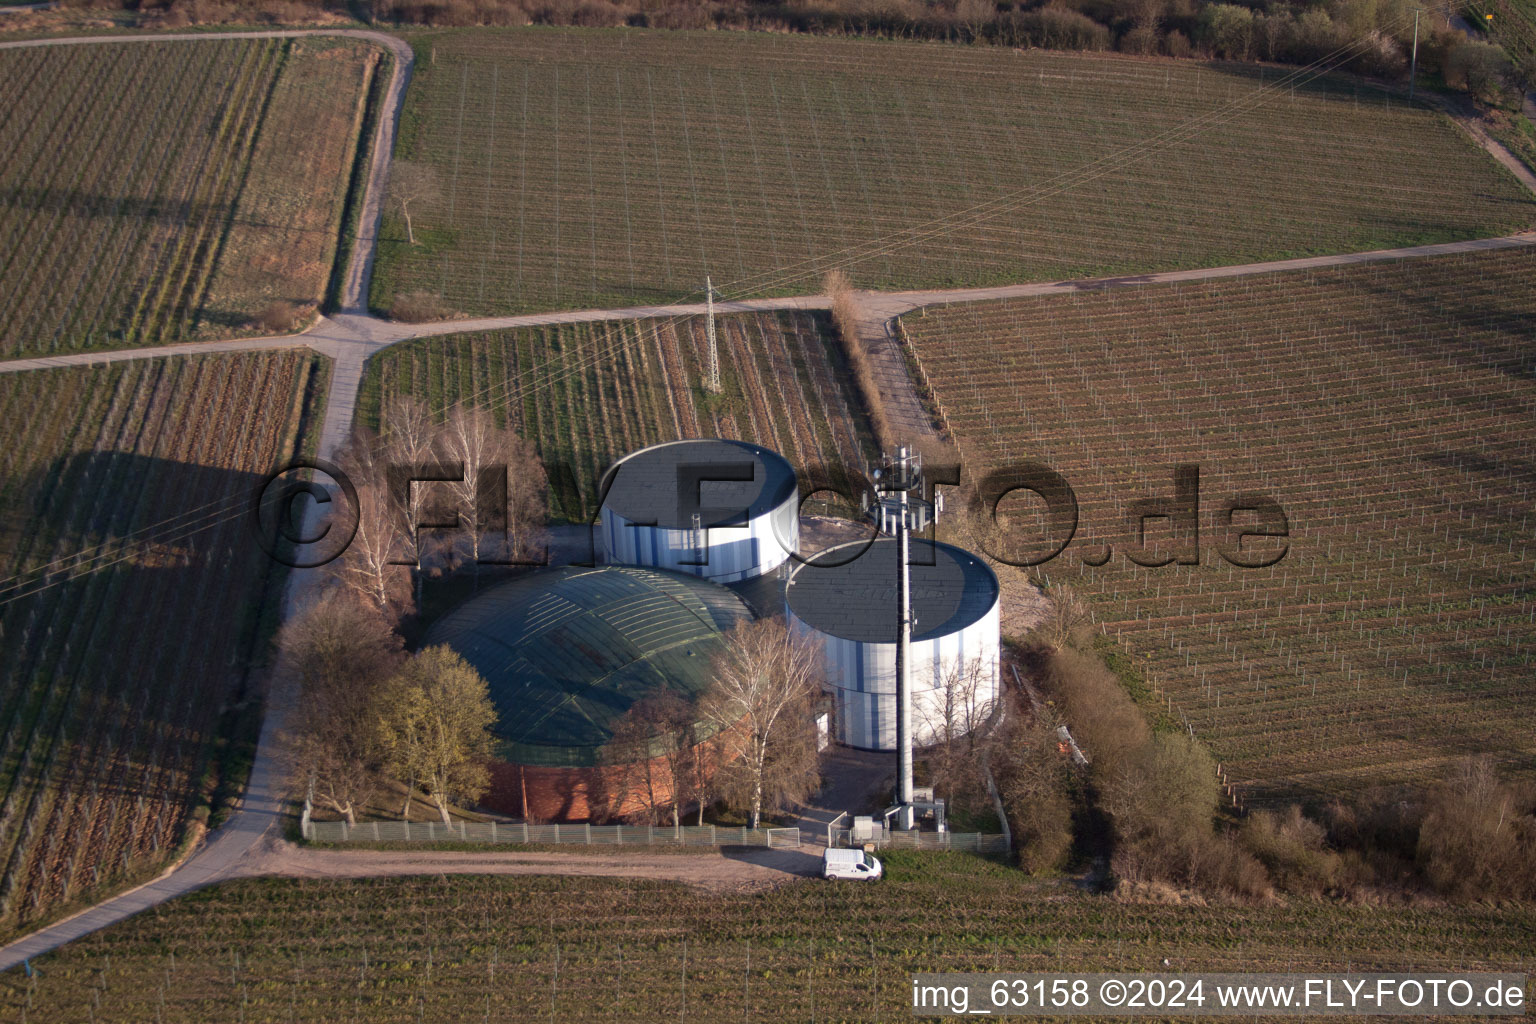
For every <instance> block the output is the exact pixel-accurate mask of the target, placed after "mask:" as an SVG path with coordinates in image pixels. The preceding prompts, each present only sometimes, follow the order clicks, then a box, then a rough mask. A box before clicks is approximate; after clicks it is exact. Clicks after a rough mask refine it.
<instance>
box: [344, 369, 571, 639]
mask: <svg viewBox="0 0 1536 1024" xmlns="http://www.w3.org/2000/svg"><path fill="white" fill-rule="evenodd" d="M340 462H341V467H342V469H343V471H345V472H346V474H347V475H348V477H349V478H350V479H351V480H352V483H353V486H354V487H355V488H356V490H357V506H358V507H357V532H356V533H355V535H354V536H353V538H352V542H351V544H350V545H349V546H348V547H347V550H346V551H345V552H344V553H343V555H342V556H341V557H340V558H338V559H337V560H335V561H334V562H332V563H330V565H329V567H328V568H329V570H330V572H331V574H332V575H333V576H334V577H335V579H336V580H337V582H339V583H340V584H341V585H342V586H343V587H345V588H347V589H349V590H351V591H352V592H354V593H355V594H357V595H358V596H359V597H361V598H362V599H363V600H364V601H366V602H367V603H368V604H370V605H371V606H373V607H374V608H377V609H378V610H380V611H381V612H384V613H385V614H386V615H388V616H389V617H391V618H392V619H394V620H395V621H399V620H401V619H403V618H405V617H406V616H408V615H410V614H413V613H415V612H417V611H419V608H420V601H421V588H422V583H423V580H424V578H425V576H427V575H441V574H444V573H455V572H468V573H471V574H473V575H475V576H476V577H477V578H478V576H479V574H480V572H481V569H482V567H483V566H484V565H486V564H488V563H492V564H502V565H506V564H534V563H537V562H539V561H541V560H542V558H543V555H544V551H545V542H546V538H545V530H544V525H545V520H546V516H547V507H546V506H547V488H548V485H547V479H546V476H545V473H544V464H543V463H542V462H541V461H540V459H539V456H538V453H537V451H536V450H535V449H534V447H533V445H532V444H531V443H530V442H528V441H526V440H525V439H523V438H521V437H519V436H518V435H517V434H515V433H513V432H512V431H511V430H508V429H506V428H505V427H501V426H498V425H497V423H496V420H495V417H494V416H493V415H492V414H491V413H490V412H489V411H487V410H485V409H481V408H478V407H475V406H470V405H464V404H457V405H454V406H452V407H451V408H450V409H448V411H447V413H446V414H445V415H444V417H443V418H442V419H441V420H439V419H436V418H434V417H433V416H432V415H431V413H430V411H429V410H428V409H427V408H426V406H425V405H423V404H422V403H421V402H419V401H417V400H416V399H414V398H411V397H409V396H398V397H394V398H391V399H390V400H389V401H388V402H387V403H386V405H385V406H384V409H383V412H382V415H381V423H380V429H379V430H378V431H377V432H374V431H371V430H368V429H366V428H363V427H358V428H356V429H355V430H354V431H353V435H352V438H351V440H350V441H349V443H348V444H347V447H346V449H345V450H344V451H343V453H342V456H341V459H340Z"/></svg>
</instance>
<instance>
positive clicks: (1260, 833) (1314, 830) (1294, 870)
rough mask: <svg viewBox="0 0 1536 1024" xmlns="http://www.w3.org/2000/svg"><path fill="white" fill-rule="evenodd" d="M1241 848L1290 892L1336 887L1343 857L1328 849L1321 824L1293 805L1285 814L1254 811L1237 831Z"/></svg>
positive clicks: (1342, 873)
mask: <svg viewBox="0 0 1536 1024" xmlns="http://www.w3.org/2000/svg"><path fill="white" fill-rule="evenodd" d="M1239 838H1240V840H1241V842H1242V845H1243V848H1244V849H1245V850H1247V851H1248V852H1249V853H1251V854H1253V855H1254V856H1255V857H1257V858H1258V859H1259V862H1260V863H1262V864H1263V865H1264V866H1265V867H1266V868H1268V869H1269V872H1270V874H1271V875H1272V876H1273V877H1274V879H1275V881H1276V882H1278V883H1279V884H1280V886H1281V887H1282V888H1284V889H1287V890H1289V891H1291V892H1297V893H1307V894H1312V895H1317V894H1320V893H1323V892H1325V891H1328V890H1331V889H1335V888H1337V887H1338V886H1339V884H1340V882H1341V881H1342V880H1343V878H1344V875H1345V870H1344V860H1343V858H1342V857H1340V856H1339V854H1337V853H1335V852H1334V851H1332V850H1330V849H1328V848H1327V833H1326V831H1325V830H1324V828H1323V826H1322V825H1320V824H1318V823H1317V822H1315V821H1313V820H1311V819H1310V818H1308V817H1306V816H1305V815H1304V814H1302V812H1301V808H1300V807H1298V806H1297V805H1295V804H1292V805H1291V806H1290V807H1289V808H1288V809H1287V810H1286V811H1285V812H1284V813H1280V814H1277V813H1275V812H1273V811H1262V810H1261V811H1254V812H1253V813H1252V814H1250V815H1249V816H1248V820H1246V821H1245V822H1243V827H1242V829H1241V830H1240V832H1239Z"/></svg>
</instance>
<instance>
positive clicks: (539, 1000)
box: [0, 853, 1533, 1024]
mask: <svg viewBox="0 0 1536 1024" xmlns="http://www.w3.org/2000/svg"><path fill="white" fill-rule="evenodd" d="M886 862H887V865H888V868H889V874H888V875H887V877H886V879H885V880H883V881H882V882H881V883H880V884H878V885H853V884H846V885H827V884H825V883H822V882H819V881H815V880H811V881H805V882H800V883H796V884H792V885H790V886H788V887H786V888H782V889H778V890H774V891H770V892H764V893H757V894H736V893H701V892H699V891H697V890H691V889H687V888H684V887H682V886H680V885H676V884H667V883H653V882H637V881H633V880H626V881H619V880H608V879H593V878H586V879H570V878H568V879H559V878H538V877H533V878H515V877H506V876H500V877H497V876H488V877H478V878H476V877H444V876H433V877H431V878H404V879H380V880H371V881H360V882H325V881H287V880H278V879H271V880H262V881H247V882H237V883H233V884H227V885H224V886H221V887H219V888H216V889H210V890H204V891H203V892H200V893H196V894H194V895H191V896H187V897H183V898H182V899H180V900H178V901H176V902H175V903H173V904H170V905H168V906H166V907H164V908H162V909H160V910H159V911H156V912H154V913H153V914H144V915H141V916H139V917H137V918H134V919H132V920H130V921H127V922H124V923H123V924H119V925H116V926H114V927H112V928H110V929H108V930H106V931H104V932H100V933H97V934H95V935H92V936H90V937H89V938H86V939H83V940H80V941H78V942H75V943H72V944H70V945H69V946H67V947H65V948H64V949H63V950H61V951H59V952H56V953H53V954H49V955H48V956H47V957H44V958H40V959H39V960H37V961H35V962H34V967H35V969H36V977H35V978H33V979H30V980H29V979H28V978H26V977H25V976H24V975H23V973H22V972H21V971H20V970H19V969H18V970H11V971H9V972H7V973H6V974H4V975H0V1021H6V1022H12V1021H15V1022H20V1021H22V1020H32V1021H42V1020H84V1019H87V1014H89V1019H91V1020H94V1021H96V1022H97V1024H109V1022H118V1021H122V1022H129V1021H134V1022H137V1021H146V1020H156V1021H164V1022H167V1024H173V1022H177V1021H197V1022H201V1021H206V1020H245V1021H250V1022H257V1021H292V1022H302V1021H325V1022H333V1021H343V1020H357V1021H368V1022H370V1024H384V1022H390V1021H411V1022H426V1021H471V1020H476V1021H478V1020H516V1021H536V1020H538V1021H542V1020H551V1021H596V1020H625V1021H636V1022H661V1021H677V1020H694V1019H708V1020H732V1021H735V1020H741V1021H752V1020H756V1021H772V1020H786V1021H788V1020H794V1021H810V1020H827V1021H876V1020H888V1021H895V1020H905V1019H907V1018H908V1017H909V1016H910V1013H911V1011H910V1010H909V1009H908V1008H907V1007H908V1003H907V1001H908V1000H910V998H911V995H910V988H909V982H908V977H909V974H910V973H911V972H914V971H992V970H998V969H1002V970H1005V971H1086V970H1165V968H1163V967H1162V964H1163V962H1164V958H1167V960H1168V962H1169V963H1170V964H1171V969H1172V970H1175V971H1186V970H1200V969H1203V970H1211V971H1221V970H1226V971H1264V970H1273V971H1307V970H1323V969H1326V970H1338V969H1341V963H1342V960H1341V957H1342V955H1343V954H1341V950H1343V951H1348V959H1349V963H1350V968H1351V969H1352V970H1357V971H1371V970H1407V969H1409V968H1410V967H1411V968H1413V969H1417V970H1436V969H1439V970H1457V971H1467V970H1492V969H1503V970H1525V969H1526V967H1527V966H1528V965H1529V961H1530V929H1531V926H1532V924H1533V920H1532V917H1531V913H1530V911H1529V909H1524V910H1522V909H1519V908H1504V909H1496V908H1492V907H1488V906H1485V905H1472V906H1466V907H1454V908H1452V907H1414V906H1389V907H1380V906H1376V907H1373V906H1352V905H1348V904H1338V903H1325V902H1321V901H1318V902H1312V901H1299V902H1294V903H1290V904H1288V905H1283V906H1281V905H1271V906H1254V907H1245V906H1232V905H1227V906H1206V907H1201V908H1198V912H1192V911H1193V910H1194V909H1195V908H1191V907H1189V906H1180V905H1170V904H1162V903H1152V902H1137V901H1134V900H1131V899H1122V898H1113V897H1095V896H1089V895H1084V894H1081V893H1076V892H1074V891H1072V889H1071V888H1070V887H1069V886H1065V885H1061V884H1054V883H1044V884H1040V883H1035V884H1031V883H1029V882H1027V881H1024V880H1021V878H1020V876H1019V875H1018V873H1017V872H1016V871H1015V870H1013V869H1011V868H1005V867H1002V866H1000V865H997V864H994V863H991V862H987V861H979V860H976V859H974V858H971V857H968V856H965V855H960V854H948V855H943V854H926V855H925V854H911V853H906V854H903V853H891V854H888V855H887V856H886Z"/></svg>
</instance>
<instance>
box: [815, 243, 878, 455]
mask: <svg viewBox="0 0 1536 1024" xmlns="http://www.w3.org/2000/svg"><path fill="white" fill-rule="evenodd" d="M822 291H823V292H824V293H825V294H826V296H827V297H828V298H829V299H831V300H832V326H833V329H834V330H833V333H834V335H836V337H837V343H838V347H839V348H841V349H842V352H843V358H844V359H846V360H848V369H849V371H850V373H851V376H852V377H853V383H854V387H855V388H856V389H857V391H858V393H859V398H860V399H861V400H862V401H863V403H864V411H865V413H866V414H867V415H868V416H869V423H870V428H871V429H872V430H873V431H874V434H875V437H876V438H877V439H878V440H879V442H880V446H881V447H882V448H885V449H886V450H890V449H891V448H892V447H893V440H892V438H893V435H892V433H891V422H890V420H889V418H887V416H886V414H885V400H884V399H883V398H882V397H881V395H880V387H879V385H878V384H876V383H875V374H874V371H873V369H872V368H871V367H870V363H869V351H868V350H867V349H866V348H865V347H864V339H863V338H861V337H860V336H859V306H858V303H857V302H856V301H855V300H854V297H853V286H852V285H851V284H849V283H848V275H847V274H845V273H843V272H842V271H841V270H833V271H830V272H829V273H828V274H827V276H826V278H825V280H824V281H823V282H822Z"/></svg>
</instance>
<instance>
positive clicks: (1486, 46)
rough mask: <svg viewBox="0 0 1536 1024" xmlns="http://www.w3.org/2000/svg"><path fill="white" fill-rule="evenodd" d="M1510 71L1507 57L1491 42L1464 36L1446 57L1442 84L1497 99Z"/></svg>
mask: <svg viewBox="0 0 1536 1024" xmlns="http://www.w3.org/2000/svg"><path fill="white" fill-rule="evenodd" d="M1512 71H1513V69H1512V68H1511V66H1510V63H1509V58H1507V57H1505V56H1504V51H1503V50H1501V49H1499V48H1498V47H1497V46H1495V45H1493V44H1492V43H1482V42H1475V41H1472V40H1467V41H1465V42H1462V43H1459V44H1457V46H1456V47H1455V48H1454V49H1452V50H1451V51H1450V53H1448V54H1446V57H1445V84H1446V85H1449V86H1450V87H1451V88H1453V89H1461V90H1463V91H1465V92H1468V93H1471V94H1472V95H1473V96H1475V97H1476V98H1478V99H1480V100H1489V101H1496V100H1498V99H1500V98H1501V95H1502V93H1503V91H1504V89H1505V86H1506V85H1507V83H1508V81H1509V79H1510V77H1511V72H1512Z"/></svg>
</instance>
